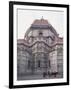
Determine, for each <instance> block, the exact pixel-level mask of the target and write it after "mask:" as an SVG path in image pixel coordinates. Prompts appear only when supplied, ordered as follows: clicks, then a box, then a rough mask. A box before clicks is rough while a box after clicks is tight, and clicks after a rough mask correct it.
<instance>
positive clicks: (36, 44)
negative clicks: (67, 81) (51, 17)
mask: <svg viewBox="0 0 71 90" xmlns="http://www.w3.org/2000/svg"><path fill="white" fill-rule="evenodd" d="M31 76H32V77H31ZM21 77H22V78H21ZM24 77H25V78H24ZM30 77H31V79H41V78H42V79H43V78H48V79H49V78H62V77H63V38H62V37H59V34H58V33H57V32H56V30H55V29H54V27H53V26H52V25H51V24H50V23H49V22H48V20H46V19H43V18H41V19H36V20H35V21H34V22H33V23H32V24H31V26H30V27H29V29H28V30H27V31H26V33H25V37H24V38H23V39H18V40H17V79H18V80H22V79H23V80H24V79H25V80H27V79H30Z"/></svg>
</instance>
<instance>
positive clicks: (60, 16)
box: [17, 9, 64, 39]
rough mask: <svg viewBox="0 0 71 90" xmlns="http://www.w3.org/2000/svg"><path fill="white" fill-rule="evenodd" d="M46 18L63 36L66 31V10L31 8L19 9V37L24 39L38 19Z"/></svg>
mask: <svg viewBox="0 0 71 90" xmlns="http://www.w3.org/2000/svg"><path fill="white" fill-rule="evenodd" d="M42 16H43V18H44V19H46V20H48V22H49V23H50V24H51V25H52V26H53V27H54V28H55V30H56V31H57V33H58V34H59V36H61V37H63V32H64V12H63V11H58V12H57V11H50V10H45V11H43V10H41V11H40V10H31V9H18V11H17V19H18V20H17V21H18V23H17V24H18V25H17V28H18V29H17V30H18V31H17V32H18V33H17V38H18V39H23V38H24V35H25V32H26V31H27V29H28V28H29V27H30V26H31V24H32V23H33V22H34V20H36V19H41V18H42Z"/></svg>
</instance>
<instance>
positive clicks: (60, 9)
mask: <svg viewBox="0 0 71 90" xmlns="http://www.w3.org/2000/svg"><path fill="white" fill-rule="evenodd" d="M13 8H14V15H13V16H14V20H13V24H14V27H13V31H14V40H13V42H14V43H13V44H14V45H13V46H14V48H13V56H14V57H13V65H14V70H13V73H14V74H13V77H14V79H13V82H14V85H28V84H43V83H47V84H48V83H61V82H66V81H67V53H66V52H67V49H66V47H67V44H66V43H67V41H66V40H67V16H66V15H67V14H66V13H67V9H66V8H57V7H48V8H46V7H42V6H40V7H39V6H27V5H14V6H13ZM17 8H21V9H26V8H27V9H32V8H33V9H41V10H58V11H64V25H65V27H64V48H63V49H64V53H63V54H64V55H63V58H64V59H63V63H64V66H63V72H64V75H63V77H64V78H62V79H45V80H25V81H24V80H23V81H17V36H16V35H17V27H16V25H17V23H16V21H17V18H16V15H17V12H16V10H17Z"/></svg>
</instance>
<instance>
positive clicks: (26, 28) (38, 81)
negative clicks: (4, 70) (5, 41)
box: [9, 1, 69, 88]
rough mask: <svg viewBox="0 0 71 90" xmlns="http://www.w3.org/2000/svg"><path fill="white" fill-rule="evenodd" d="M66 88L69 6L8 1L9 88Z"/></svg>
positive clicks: (67, 76)
mask: <svg viewBox="0 0 71 90" xmlns="http://www.w3.org/2000/svg"><path fill="white" fill-rule="evenodd" d="M58 85H69V5H64V4H63V5H62V4H48V3H46V4H45V3H33V2H32V3H31V2H14V1H11V2H9V88H25V87H40V86H58Z"/></svg>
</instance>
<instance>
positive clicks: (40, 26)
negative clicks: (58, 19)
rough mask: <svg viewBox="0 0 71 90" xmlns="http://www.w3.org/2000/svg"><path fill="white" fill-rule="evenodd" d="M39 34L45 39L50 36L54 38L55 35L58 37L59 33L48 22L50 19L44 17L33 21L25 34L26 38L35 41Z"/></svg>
mask: <svg viewBox="0 0 71 90" xmlns="http://www.w3.org/2000/svg"><path fill="white" fill-rule="evenodd" d="M39 36H42V37H43V39H47V38H48V37H49V38H51V39H54V37H58V34H57V32H56V30H55V29H54V28H53V26H52V25H51V24H50V23H49V22H48V20H46V19H43V17H42V18H41V19H36V20H34V21H33V23H32V24H31V26H30V28H29V29H28V30H27V32H26V34H25V40H32V41H34V40H35V39H37V38H38V37H39Z"/></svg>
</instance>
